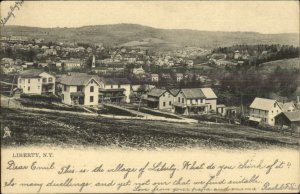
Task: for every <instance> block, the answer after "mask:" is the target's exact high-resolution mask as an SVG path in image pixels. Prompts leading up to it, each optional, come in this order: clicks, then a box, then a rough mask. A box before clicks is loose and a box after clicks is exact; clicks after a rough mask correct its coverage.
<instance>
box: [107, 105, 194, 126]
mask: <svg viewBox="0 0 300 194" xmlns="http://www.w3.org/2000/svg"><path fill="white" fill-rule="evenodd" d="M105 106H110V107H113V108H117V109H120V110H123V111H127V112H130V113H132V114H135V115H139V116H143V117H144V118H145V119H149V120H165V121H171V122H183V123H198V121H197V120H195V119H189V118H185V117H179V116H178V115H176V117H178V119H175V118H174V119H172V118H166V117H164V116H155V115H151V114H148V113H143V112H139V111H136V110H132V109H129V108H126V107H122V106H120V105H116V104H105ZM149 110H151V111H153V110H152V109H149ZM153 112H157V113H162V114H168V113H165V112H160V111H153ZM169 115H171V116H174V115H173V114H169Z"/></svg>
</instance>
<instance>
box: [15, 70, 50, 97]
mask: <svg viewBox="0 0 300 194" xmlns="http://www.w3.org/2000/svg"><path fill="white" fill-rule="evenodd" d="M18 88H19V89H21V90H22V91H23V93H25V94H54V93H55V77H54V76H53V75H51V74H49V73H46V72H41V71H33V70H31V71H30V70H28V71H23V72H22V73H21V74H20V76H19V78H18Z"/></svg>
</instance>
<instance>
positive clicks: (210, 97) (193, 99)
mask: <svg viewBox="0 0 300 194" xmlns="http://www.w3.org/2000/svg"><path fill="white" fill-rule="evenodd" d="M217 98H218V97H217V96H216V94H215V93H214V91H213V90H212V89H211V88H183V89H181V90H180V91H179V92H178V93H177V95H175V97H174V103H173V107H172V109H173V112H175V113H178V114H184V115H189V114H198V113H200V112H208V111H214V112H216V110H217Z"/></svg>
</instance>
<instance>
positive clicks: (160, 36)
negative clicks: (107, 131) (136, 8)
mask: <svg viewBox="0 0 300 194" xmlns="http://www.w3.org/2000/svg"><path fill="white" fill-rule="evenodd" d="M9 35H16V36H27V37H29V38H44V39H45V40H46V41H77V42H90V43H95V42H99V43H100V42H101V43H104V44H105V45H109V46H120V45H123V46H141V45H142V46H149V47H181V46H197V47H202V48H214V47H218V46H230V45H234V44H289V45H297V46H298V45H299V34H296V33H295V34H293V33H291V34H260V33H256V32H220V31H197V30H183V29H172V30H169V29H158V28H152V27H148V26H142V25H137V24H115V25H96V26H84V27H78V28H37V27H25V26H5V27H3V28H1V36H9ZM145 40H148V42H147V41H145ZM151 40H152V41H151ZM141 42H142V44H140V43H141Z"/></svg>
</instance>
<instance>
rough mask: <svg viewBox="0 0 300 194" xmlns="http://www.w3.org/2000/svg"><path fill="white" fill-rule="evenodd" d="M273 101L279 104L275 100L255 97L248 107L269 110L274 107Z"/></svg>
mask: <svg viewBox="0 0 300 194" xmlns="http://www.w3.org/2000/svg"><path fill="white" fill-rule="evenodd" d="M275 103H276V104H277V105H278V106H279V104H278V103H277V101H276V100H273V99H267V98H257V97H256V98H255V99H254V101H253V102H252V104H251V105H250V108H255V109H260V110H271V109H273V108H274V104H275ZM279 107H280V106H279ZM280 108H281V107H280Z"/></svg>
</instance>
